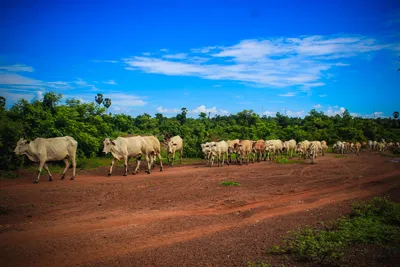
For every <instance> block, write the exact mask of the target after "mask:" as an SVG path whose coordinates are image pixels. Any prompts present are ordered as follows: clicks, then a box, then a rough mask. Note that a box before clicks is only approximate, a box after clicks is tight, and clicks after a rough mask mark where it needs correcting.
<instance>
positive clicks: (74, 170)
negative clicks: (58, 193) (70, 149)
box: [70, 155, 76, 180]
mask: <svg viewBox="0 0 400 267" xmlns="http://www.w3.org/2000/svg"><path fill="white" fill-rule="evenodd" d="M71 162H72V177H71V179H70V180H75V175H76V157H75V155H72V156H71Z"/></svg>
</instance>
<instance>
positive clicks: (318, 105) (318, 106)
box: [314, 104, 322, 109]
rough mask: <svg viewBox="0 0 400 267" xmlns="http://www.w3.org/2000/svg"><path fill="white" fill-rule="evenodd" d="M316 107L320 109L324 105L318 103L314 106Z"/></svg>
mask: <svg viewBox="0 0 400 267" xmlns="http://www.w3.org/2000/svg"><path fill="white" fill-rule="evenodd" d="M314 108H316V109H319V108H322V106H321V105H320V104H317V105H315V106H314Z"/></svg>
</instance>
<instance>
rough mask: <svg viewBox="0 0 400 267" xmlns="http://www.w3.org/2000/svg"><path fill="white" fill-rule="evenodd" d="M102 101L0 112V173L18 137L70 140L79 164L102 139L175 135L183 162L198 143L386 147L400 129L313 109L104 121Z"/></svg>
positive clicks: (22, 105) (51, 98) (53, 101)
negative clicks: (300, 113) (299, 114)
mask: <svg viewBox="0 0 400 267" xmlns="http://www.w3.org/2000/svg"><path fill="white" fill-rule="evenodd" d="M102 98H103V95H101V94H97V95H94V99H93V100H96V102H95V101H93V102H92V103H82V102H80V101H79V100H76V99H68V100H66V102H65V104H63V105H61V104H60V99H61V95H59V94H55V93H51V92H50V93H46V94H45V95H44V98H43V101H33V102H31V103H30V102H28V101H26V100H20V101H18V102H17V103H15V104H14V105H13V106H12V107H11V108H10V109H2V108H0V169H1V170H15V169H18V168H19V167H21V166H22V163H23V159H24V157H19V156H16V155H15V154H14V153H13V150H14V148H15V145H16V143H17V141H18V140H19V138H21V137H24V138H25V139H27V140H34V139H35V138H37V137H44V138H49V137H59V136H65V135H70V136H72V137H74V138H75V139H76V140H77V141H78V158H79V159H81V158H93V157H99V156H103V155H104V154H103V153H102V147H103V140H104V138H106V137H108V138H116V137H118V136H123V135H128V134H130V135H154V136H156V137H158V138H159V140H164V137H167V136H170V137H172V136H175V135H180V136H181V137H182V138H183V140H184V157H186V158H202V156H203V155H202V152H201V148H200V144H202V143H204V142H207V141H212V140H229V139H231V140H232V139H252V140H258V139H264V140H265V139H276V138H279V139H282V140H288V139H295V140H296V141H302V140H305V139H308V140H326V141H327V142H328V144H332V143H334V142H336V141H337V140H339V139H340V140H347V141H353V140H357V141H366V140H368V139H372V140H377V139H380V138H382V137H383V138H385V139H386V141H388V142H390V141H397V140H398V139H400V138H399V137H400V128H399V124H398V123H397V121H396V120H394V119H392V118H388V119H381V118H378V119H376V120H374V119H364V118H355V117H351V116H350V115H349V114H348V112H347V113H346V112H345V113H344V114H343V116H339V115H337V116H335V117H329V116H326V115H324V114H323V113H322V112H317V111H315V110H311V111H310V113H309V115H307V116H306V117H305V118H304V119H301V118H289V117H287V116H284V115H282V114H279V113H277V114H276V117H274V118H273V117H266V116H263V117H260V116H259V115H258V114H256V113H255V112H254V111H253V110H243V111H241V112H238V113H237V114H232V115H229V116H219V115H217V116H214V117H212V118H210V114H205V113H201V114H199V117H198V118H190V117H187V113H188V112H187V109H186V108H182V109H181V113H179V114H178V115H177V116H175V117H171V118H167V117H164V116H163V115H162V114H160V113H157V114H156V115H155V117H152V116H150V115H149V114H142V115H139V116H137V117H136V118H135V117H132V116H130V115H125V114H116V115H112V116H111V115H110V116H107V114H106V108H108V107H109V106H110V105H111V100H110V99H108V100H107V98H105V99H102ZM101 100H102V102H100V101H101ZM98 103H103V105H100V104H98ZM164 150H165V149H164ZM164 157H165V155H164ZM284 161H285V160H284ZM27 162H28V161H27ZM289 162H290V161H289Z"/></svg>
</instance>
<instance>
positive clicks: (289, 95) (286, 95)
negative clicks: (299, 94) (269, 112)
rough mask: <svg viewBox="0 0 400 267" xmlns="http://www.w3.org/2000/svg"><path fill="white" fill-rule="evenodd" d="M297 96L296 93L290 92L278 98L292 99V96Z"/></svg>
mask: <svg viewBox="0 0 400 267" xmlns="http://www.w3.org/2000/svg"><path fill="white" fill-rule="evenodd" d="M295 95H296V93H294V92H288V93H286V94H279V95H278V96H285V97H291V96H295Z"/></svg>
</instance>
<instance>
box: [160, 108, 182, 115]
mask: <svg viewBox="0 0 400 267" xmlns="http://www.w3.org/2000/svg"><path fill="white" fill-rule="evenodd" d="M156 110H157V112H158V113H174V114H178V113H180V112H181V110H180V109H179V108H163V107H157V109H156Z"/></svg>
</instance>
